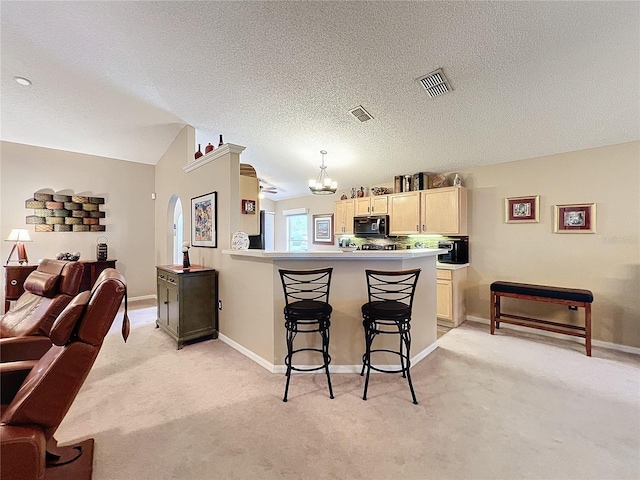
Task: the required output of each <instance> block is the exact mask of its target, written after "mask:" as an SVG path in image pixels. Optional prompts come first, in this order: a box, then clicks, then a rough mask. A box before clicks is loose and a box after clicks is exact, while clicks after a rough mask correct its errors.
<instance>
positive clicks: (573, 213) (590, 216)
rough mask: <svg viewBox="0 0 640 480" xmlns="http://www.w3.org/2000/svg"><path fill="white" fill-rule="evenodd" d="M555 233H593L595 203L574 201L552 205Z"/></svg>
mask: <svg viewBox="0 0 640 480" xmlns="http://www.w3.org/2000/svg"><path fill="white" fill-rule="evenodd" d="M553 208H554V211H555V221H554V229H553V231H554V232H555V233H595V232H596V204H595V203H576V204H567V205H554V206H553Z"/></svg>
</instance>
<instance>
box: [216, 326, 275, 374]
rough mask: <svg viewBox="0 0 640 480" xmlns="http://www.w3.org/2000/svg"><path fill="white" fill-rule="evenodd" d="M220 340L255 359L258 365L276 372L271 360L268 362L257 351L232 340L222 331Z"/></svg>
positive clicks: (219, 336) (219, 335)
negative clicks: (254, 351)
mask: <svg viewBox="0 0 640 480" xmlns="http://www.w3.org/2000/svg"><path fill="white" fill-rule="evenodd" d="M218 340H220V341H221V342H223V343H226V344H227V345H229V346H230V347H231V348H233V349H234V350H237V351H238V352H240V353H241V354H243V355H244V356H245V357H247V358H249V359H250V360H253V361H254V362H256V363H257V364H258V365H260V366H261V367H263V368H265V369H266V370H268V371H269V372H271V373H276V372H275V371H274V365H273V363H271V362H267V361H266V360H265V359H264V358H262V357H261V356H260V355H257V354H255V353H253V352H252V351H251V350H249V349H248V348H246V347H243V346H242V345H240V344H239V343H238V342H235V341H234V340H231V339H230V338H229V337H227V336H226V335H223V334H222V333H218Z"/></svg>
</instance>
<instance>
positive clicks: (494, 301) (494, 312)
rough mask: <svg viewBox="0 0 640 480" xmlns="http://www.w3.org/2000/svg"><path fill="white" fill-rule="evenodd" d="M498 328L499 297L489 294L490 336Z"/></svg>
mask: <svg viewBox="0 0 640 480" xmlns="http://www.w3.org/2000/svg"><path fill="white" fill-rule="evenodd" d="M496 328H500V295H498V294H497V293H495V292H491V335H493V334H494V333H495V332H496Z"/></svg>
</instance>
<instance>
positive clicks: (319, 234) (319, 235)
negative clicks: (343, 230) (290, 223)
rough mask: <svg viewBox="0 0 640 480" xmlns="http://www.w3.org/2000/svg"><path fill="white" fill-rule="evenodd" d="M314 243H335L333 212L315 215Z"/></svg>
mask: <svg viewBox="0 0 640 480" xmlns="http://www.w3.org/2000/svg"><path fill="white" fill-rule="evenodd" d="M313 243H315V244H320V245H332V244H333V213H331V214H323V215H314V216H313Z"/></svg>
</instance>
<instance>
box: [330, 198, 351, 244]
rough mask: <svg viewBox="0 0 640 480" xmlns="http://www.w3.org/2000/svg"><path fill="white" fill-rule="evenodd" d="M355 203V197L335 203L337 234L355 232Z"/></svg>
mask: <svg viewBox="0 0 640 480" xmlns="http://www.w3.org/2000/svg"><path fill="white" fill-rule="evenodd" d="M354 213H355V203H354V201H353V199H349V200H340V201H338V202H335V205H334V221H335V224H336V225H335V232H334V233H335V235H345V234H351V235H352V234H353V216H354Z"/></svg>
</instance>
